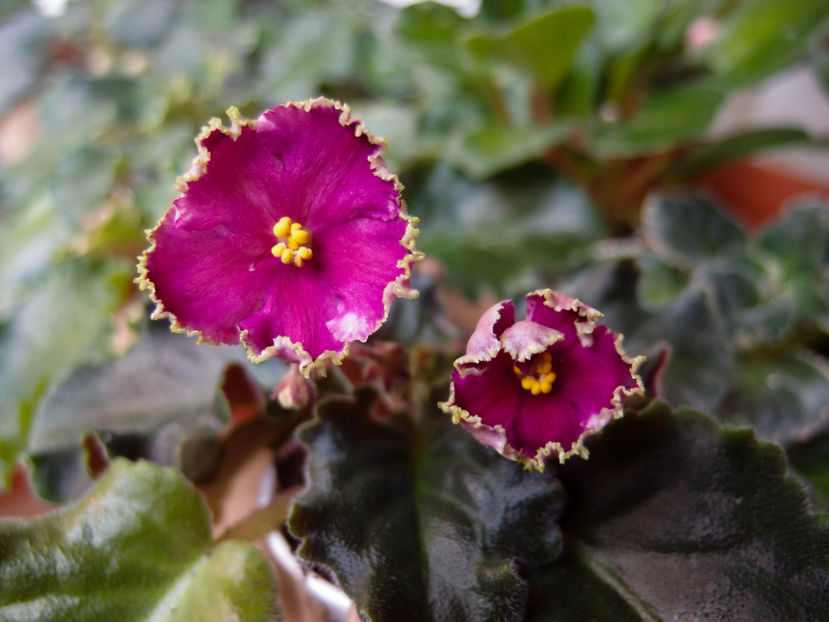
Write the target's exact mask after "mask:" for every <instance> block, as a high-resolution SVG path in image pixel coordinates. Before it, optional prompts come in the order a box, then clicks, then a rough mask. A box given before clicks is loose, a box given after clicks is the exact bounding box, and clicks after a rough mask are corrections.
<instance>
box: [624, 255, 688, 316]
mask: <svg viewBox="0 0 829 622" xmlns="http://www.w3.org/2000/svg"><path fill="white" fill-rule="evenodd" d="M637 263H638V265H639V270H640V273H641V274H640V276H639V280H638V281H637V289H636V291H637V294H638V298H639V302H641V303H642V306H643V307H644V308H645V309H648V310H651V311H656V310H658V309H661V308H663V307H665V306H666V305H667V304H669V303H670V302H671V301H673V300H674V299H675V298H676V296H677V295H678V294H679V293H680V292H681V291H682V290H683V289H685V287H686V286H687V285H688V275H687V274H684V273H683V272H682V271H681V270H679V269H677V268H676V267H674V266H672V265H670V264H668V263H665V262H664V261H662V260H661V259H660V258H659V257H657V256H656V255H651V254H643V255H641V256H640V257H639V258H638V262H637Z"/></svg>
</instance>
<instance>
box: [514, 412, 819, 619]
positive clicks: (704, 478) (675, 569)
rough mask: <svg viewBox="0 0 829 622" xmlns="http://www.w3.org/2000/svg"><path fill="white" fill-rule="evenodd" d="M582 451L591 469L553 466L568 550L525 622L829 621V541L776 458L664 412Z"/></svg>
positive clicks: (534, 594) (533, 578) (539, 588)
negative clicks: (576, 620) (563, 500)
mask: <svg viewBox="0 0 829 622" xmlns="http://www.w3.org/2000/svg"><path fill="white" fill-rule="evenodd" d="M587 447H588V449H589V450H590V458H589V460H586V461H583V460H570V461H568V462H567V463H565V464H564V466H563V467H561V468H560V469H559V474H558V475H559V479H560V481H561V482H562V484H563V485H564V488H565V490H566V491H567V495H568V496H567V498H568V501H567V509H566V511H565V513H564V515H563V520H562V521H561V528H562V530H563V533H564V551H565V553H564V555H563V556H562V557H561V558H559V559H558V560H557V561H556V562H555V563H553V564H551V565H548V566H547V567H545V568H543V569H540V570H537V571H533V572H532V573H531V574H530V576H529V580H530V584H531V597H530V608H529V615H528V618H529V619H530V620H550V621H555V620H570V619H572V616H573V614H574V612H578V614H579V616H584V617H589V616H590V614H592V615H594V616H595V618H594V619H597V620H681V619H687V618H699V619H711V620H733V619H745V620H804V621H805V620H812V619H815V616H818V617H819V616H820V612H824V611H829V593H827V591H826V585H827V582H829V531H827V528H826V525H825V523H824V522H822V521H821V520H820V519H819V518H818V517H816V516H813V515H810V514H809V513H808V511H807V508H808V503H807V500H806V498H805V496H804V492H803V490H802V488H801V487H800V486H799V485H798V484H797V483H796V482H794V481H793V480H791V479H789V478H787V477H786V476H785V469H786V461H785V459H784V457H783V454H782V452H781V451H780V449H779V448H778V447H776V446H773V445H763V444H758V443H757V442H756V440H755V439H754V437H753V435H752V433H751V432H750V431H747V430H721V429H720V428H719V427H718V426H717V425H716V424H714V423H713V422H712V421H711V420H710V419H708V418H707V417H705V416H704V415H702V414H700V413H696V412H692V411H687V410H681V411H678V412H676V413H673V412H671V410H670V409H669V408H668V407H666V406H665V405H664V404H656V405H655V406H652V407H651V408H649V409H648V410H647V411H645V412H643V413H641V414H628V415H626V416H625V417H624V418H622V419H621V420H619V421H617V422H613V423H612V424H610V425H609V426H608V427H607V428H605V430H604V431H603V433H602V434H601V435H599V436H596V437H593V438H591V439H590V440H588V442H587ZM588 590H589V591H588ZM581 607H585V609H581ZM600 607H601V608H600Z"/></svg>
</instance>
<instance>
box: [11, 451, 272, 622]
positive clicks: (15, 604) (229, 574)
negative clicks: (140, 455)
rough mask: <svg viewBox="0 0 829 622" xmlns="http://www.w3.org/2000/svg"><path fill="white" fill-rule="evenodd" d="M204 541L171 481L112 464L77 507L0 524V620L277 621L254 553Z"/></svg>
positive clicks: (184, 486)
mask: <svg viewBox="0 0 829 622" xmlns="http://www.w3.org/2000/svg"><path fill="white" fill-rule="evenodd" d="M211 543H212V539H211V535H210V517H209V514H208V510H207V507H206V506H205V505H204V502H203V501H202V499H201V497H200V496H199V494H198V493H197V492H196V490H195V489H194V488H192V487H191V486H190V485H189V484H188V483H187V481H186V480H185V479H184V478H183V477H182V476H181V475H180V474H179V473H177V472H176V471H173V470H172V469H163V468H159V467H156V466H153V465H151V464H150V463H147V462H139V463H135V464H133V463H130V462H127V461H122V460H119V461H116V462H115V463H113V465H112V467H111V469H110V470H109V472H108V473H106V474H105V475H104V476H103V477H102V478H101V480H100V481H99V482H98V483H97V484H96V486H95V488H94V489H93V490H92V491H91V493H90V494H89V495H88V496H87V497H86V498H84V499H83V500H82V501H80V502H79V503H77V504H75V505H73V506H69V507H67V508H65V509H63V510H60V511H58V512H56V513H54V514H50V515H46V516H44V517H42V518H38V519H35V520H32V521H30V522H20V521H0V583H2V585H3V589H2V591H0V620H4V621H8V622H17V621H20V622H23V621H28V620H39V621H40V622H50V621H54V622H60V621H63V620H70V619H71V620H75V621H77V622H86V621H89V622H94V621H98V620H123V621H124V622H139V621H144V620H148V621H149V620H153V621H154V622H162V621H163V622H174V621H175V622H178V621H184V620H230V621H234V622H265V621H270V620H277V619H279V614H278V612H277V610H276V580H275V577H274V575H273V572H272V571H271V569H270V566H269V565H268V563H267V561H266V560H265V558H264V557H263V556H262V555H261V553H259V552H258V551H257V550H256V549H254V548H253V547H252V546H250V545H248V544H245V543H240V542H233V541H226V542H224V543H222V544H220V545H218V546H216V547H215V548H211Z"/></svg>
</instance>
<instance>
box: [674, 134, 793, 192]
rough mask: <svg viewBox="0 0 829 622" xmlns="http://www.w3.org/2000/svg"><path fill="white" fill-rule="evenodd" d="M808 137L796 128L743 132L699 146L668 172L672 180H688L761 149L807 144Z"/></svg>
mask: <svg viewBox="0 0 829 622" xmlns="http://www.w3.org/2000/svg"><path fill="white" fill-rule="evenodd" d="M808 141H809V135H808V134H807V133H806V132H805V131H804V130H802V129H801V128H799V127H771V128H762V129H756V130H747V131H745V132H740V133H739V134H733V135H731V136H726V137H724V138H722V139H720V140H718V141H717V142H714V143H711V144H708V145H704V146H701V147H699V148H697V149H695V150H694V151H692V152H691V153H690V155H689V156H688V157H687V158H686V159H685V160H684V161H683V162H682V164H681V165H680V166H679V167H677V168H676V169H675V170H674V171H672V172H671V177H672V178H678V179H686V178H692V177H694V176H696V175H699V174H700V173H704V172H705V171H708V170H710V169H714V168H717V167H718V166H722V165H723V164H726V163H728V162H732V161H734V160H738V159H740V158H744V157H746V156H749V155H751V154H753V153H756V152H758V151H762V150H764V149H773V148H778V147H788V146H791V145H797V144H802V143H807V142H808Z"/></svg>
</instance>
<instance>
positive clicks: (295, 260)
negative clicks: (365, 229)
mask: <svg viewBox="0 0 829 622" xmlns="http://www.w3.org/2000/svg"><path fill="white" fill-rule="evenodd" d="M273 234H274V235H275V236H276V239H277V244H275V245H274V247H273V248H272V249H271V253H273V256H274V257H276V258H277V259H281V260H282V263H284V264H285V265H288V264H290V263H292V264H294V265H295V266H296V267H300V266H301V265H302V263H303V262H304V261H308V260H309V259H311V257H313V256H314V252H313V251H312V250H311V247H310V246H306V245H308V244H310V243H311V234H310V233H308V232H307V231H306V230H305V229H303V228H302V225H301V224H299V223H298V222H292V221H291V219H290V218H288V217H287V216H283V217H282V218H280V219H279V222H277V223H276V224H275V225H274V226H273Z"/></svg>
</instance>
